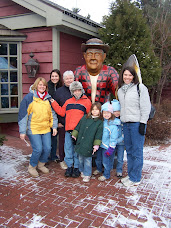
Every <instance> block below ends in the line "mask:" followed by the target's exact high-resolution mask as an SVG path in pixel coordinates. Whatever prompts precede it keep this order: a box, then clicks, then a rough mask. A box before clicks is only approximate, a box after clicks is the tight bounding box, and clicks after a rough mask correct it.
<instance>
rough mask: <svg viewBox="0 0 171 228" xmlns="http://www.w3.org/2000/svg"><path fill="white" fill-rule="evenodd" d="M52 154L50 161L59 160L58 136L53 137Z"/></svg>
mask: <svg viewBox="0 0 171 228" xmlns="http://www.w3.org/2000/svg"><path fill="white" fill-rule="evenodd" d="M51 142H52V143H51V152H50V157H49V160H52V161H54V160H56V159H58V156H57V155H56V150H57V134H56V135H55V136H53V135H51Z"/></svg>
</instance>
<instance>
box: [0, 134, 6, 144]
mask: <svg viewBox="0 0 171 228" xmlns="http://www.w3.org/2000/svg"><path fill="white" fill-rule="evenodd" d="M4 141H7V139H6V138H5V136H4V135H0V146H2V145H3V143H4Z"/></svg>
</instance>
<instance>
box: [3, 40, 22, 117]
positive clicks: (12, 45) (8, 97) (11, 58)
mask: <svg viewBox="0 0 171 228" xmlns="http://www.w3.org/2000/svg"><path fill="white" fill-rule="evenodd" d="M19 48H20V46H19V43H18V42H0V94H1V96H0V112H1V113H2V112H3V113H5V112H8V113H10V112H16V111H17V112H18V107H19V102H20V99H19V94H20V92H19V84H20V81H19V66H20V62H19V53H20V52H19Z"/></svg>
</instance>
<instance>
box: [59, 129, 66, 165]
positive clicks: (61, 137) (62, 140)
mask: <svg viewBox="0 0 171 228" xmlns="http://www.w3.org/2000/svg"><path fill="white" fill-rule="evenodd" d="M58 136H59V158H60V162H62V161H63V160H64V157H65V153H64V143H65V128H64V127H61V128H58Z"/></svg>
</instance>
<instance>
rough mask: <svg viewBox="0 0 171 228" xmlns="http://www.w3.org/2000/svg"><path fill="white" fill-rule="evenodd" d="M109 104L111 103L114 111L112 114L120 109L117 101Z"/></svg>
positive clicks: (114, 100)
mask: <svg viewBox="0 0 171 228" xmlns="http://www.w3.org/2000/svg"><path fill="white" fill-rule="evenodd" d="M111 103H112V107H113V111H114V112H115V111H120V109H121V107H120V103H119V101H118V100H116V99H113V100H112V101H111Z"/></svg>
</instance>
